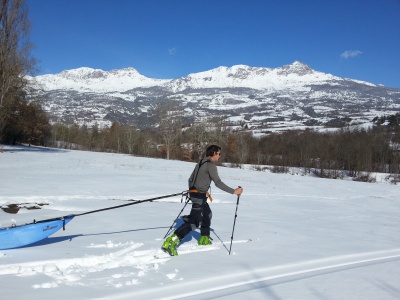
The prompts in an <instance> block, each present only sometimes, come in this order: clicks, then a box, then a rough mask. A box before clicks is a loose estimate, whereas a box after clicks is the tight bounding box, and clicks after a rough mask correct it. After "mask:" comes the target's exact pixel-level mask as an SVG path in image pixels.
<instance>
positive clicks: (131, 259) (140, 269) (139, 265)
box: [0, 240, 249, 289]
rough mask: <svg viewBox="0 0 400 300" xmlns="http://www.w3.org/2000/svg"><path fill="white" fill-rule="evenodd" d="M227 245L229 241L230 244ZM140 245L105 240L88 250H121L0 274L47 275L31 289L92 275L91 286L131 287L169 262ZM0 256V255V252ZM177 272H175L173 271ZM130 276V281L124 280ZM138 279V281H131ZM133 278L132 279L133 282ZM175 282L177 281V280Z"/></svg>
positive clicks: (8, 268)
mask: <svg viewBox="0 0 400 300" xmlns="http://www.w3.org/2000/svg"><path fill="white" fill-rule="evenodd" d="M248 241H249V240H238V241H233V243H234V244H237V243H246V242H248ZM227 243H228V242H224V243H221V242H218V243H215V244H213V245H211V246H207V247H204V246H198V245H197V244H194V243H187V244H183V245H181V246H179V255H186V254H190V253H195V252H204V251H212V250H218V249H221V247H226V246H225V244H227ZM229 243H230V242H229ZM142 246H143V244H142V243H133V242H128V243H116V244H115V243H113V242H111V241H107V242H106V243H104V244H91V245H89V246H87V248H107V249H114V248H122V249H120V250H117V251H115V252H110V253H107V254H103V255H87V256H84V257H77V258H70V259H59V260H45V261H34V262H27V263H20V264H8V265H7V264H6V265H2V267H1V268H0V276H1V275H15V276H34V275H46V276H48V277H49V278H50V279H51V281H50V282H45V283H40V284H39V283H38V284H35V285H34V286H33V288H35V289H37V288H55V287H58V286H59V285H67V286H84V285H85V284H83V283H82V282H80V280H81V279H83V278H84V277H88V276H90V275H92V277H96V278H95V279H93V280H92V284H91V286H95V285H96V286H103V285H107V286H115V287H121V286H123V285H133V284H137V283H139V282H140V278H141V277H143V276H145V275H146V274H147V273H148V272H151V271H158V269H159V264H164V263H165V262H167V261H168V260H170V259H171V256H170V255H169V254H166V253H165V252H163V251H162V250H161V249H150V250H140V249H139V248H141V247H142ZM0 257H1V252H0ZM126 267H128V268H131V270H132V268H133V270H135V272H133V271H130V272H129V273H126V272H124V271H122V273H118V268H126ZM110 269H116V273H115V274H113V275H112V276H111V277H112V279H110V278H109V276H107V275H106V276H103V277H102V275H101V272H102V271H105V270H110ZM176 272H177V271H176ZM164 275H165V276H166V277H167V278H168V279H170V280H174V278H175V277H176V273H170V274H164ZM127 277H129V280H125V279H126V278H127ZM134 277H137V278H134ZM132 278H133V279H132ZM176 280H178V279H176Z"/></svg>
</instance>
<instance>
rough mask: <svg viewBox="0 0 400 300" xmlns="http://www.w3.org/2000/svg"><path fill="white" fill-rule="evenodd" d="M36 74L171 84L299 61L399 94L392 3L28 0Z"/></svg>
mask: <svg viewBox="0 0 400 300" xmlns="http://www.w3.org/2000/svg"><path fill="white" fill-rule="evenodd" d="M27 4H28V8H29V14H30V20H31V22H32V29H31V42H32V43H33V44H34V45H35V49H34V50H33V55H34V56H35V57H36V58H37V59H38V60H39V63H38V67H39V72H38V74H49V73H51V74H54V73H59V72H61V71H63V70H67V69H74V68H79V67H91V68H98V69H102V70H106V71H108V70H114V69H121V68H127V67H133V68H135V69H136V70H138V71H139V72H140V73H141V74H143V75H145V76H147V77H152V78H178V77H182V76H187V75H188V74H190V73H196V72H201V71H206V70H210V69H212V68H216V67H219V66H228V67H230V66H233V65H238V64H244V65H249V66H253V67H267V68H275V67H280V66H282V65H286V64H290V63H292V62H293V61H296V60H297V61H301V62H303V63H305V64H307V65H309V66H310V67H311V68H313V69H314V70H317V71H321V72H324V73H330V74H333V75H336V76H340V77H346V78H352V79H358V80H364V81H368V82H372V83H376V84H384V85H386V86H389V87H395V88H400V0H381V1H377V0H334V1H326V0H302V1H299V0H275V1H269V0H27Z"/></svg>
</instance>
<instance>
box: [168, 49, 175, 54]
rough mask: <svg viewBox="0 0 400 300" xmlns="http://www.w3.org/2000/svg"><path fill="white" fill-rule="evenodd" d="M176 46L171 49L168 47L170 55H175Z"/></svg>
mask: <svg viewBox="0 0 400 300" xmlns="http://www.w3.org/2000/svg"><path fill="white" fill-rule="evenodd" d="M176 51H177V50H176V48H170V49H168V53H169V55H174V54H175V53H176Z"/></svg>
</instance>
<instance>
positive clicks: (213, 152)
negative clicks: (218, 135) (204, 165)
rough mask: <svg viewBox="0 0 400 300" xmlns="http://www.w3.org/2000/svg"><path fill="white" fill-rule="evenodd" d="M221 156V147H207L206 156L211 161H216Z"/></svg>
mask: <svg viewBox="0 0 400 300" xmlns="http://www.w3.org/2000/svg"><path fill="white" fill-rule="evenodd" d="M220 155H221V147H219V146H217V145H211V146H208V147H207V150H206V156H208V157H210V158H211V159H212V160H213V161H217V160H218V159H219V157H220Z"/></svg>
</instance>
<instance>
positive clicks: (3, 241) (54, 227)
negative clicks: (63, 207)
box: [0, 215, 74, 250]
mask: <svg viewBox="0 0 400 300" xmlns="http://www.w3.org/2000/svg"><path fill="white" fill-rule="evenodd" d="M73 218H74V216H73V215H71V216H66V217H63V218H60V219H51V220H48V221H41V222H37V223H30V224H26V225H20V226H15V227H9V228H0V250H6V249H13V248H19V247H23V246H26V245H30V244H33V243H36V242H38V241H41V240H43V239H45V238H47V237H48V236H50V235H52V234H53V233H55V232H57V231H58V230H60V229H61V228H64V226H65V225H66V224H67V223H69V222H70V221H71V220H72V219H73Z"/></svg>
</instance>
